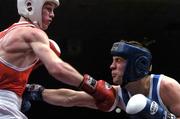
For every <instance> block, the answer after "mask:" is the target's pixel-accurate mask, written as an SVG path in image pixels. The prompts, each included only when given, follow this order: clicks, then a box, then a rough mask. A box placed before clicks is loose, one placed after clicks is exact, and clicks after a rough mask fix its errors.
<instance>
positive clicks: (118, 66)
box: [110, 56, 127, 85]
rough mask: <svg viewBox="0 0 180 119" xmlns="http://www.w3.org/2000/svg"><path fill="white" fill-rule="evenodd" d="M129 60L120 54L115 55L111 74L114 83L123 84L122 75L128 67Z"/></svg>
mask: <svg viewBox="0 0 180 119" xmlns="http://www.w3.org/2000/svg"><path fill="white" fill-rule="evenodd" d="M126 63H127V61H126V60H125V59H123V58H122V57H119V56H113V61H112V64H111V65H110V69H111V75H112V78H113V83H114V84H118V85H121V84H122V77H123V74H124V70H125V67H126Z"/></svg>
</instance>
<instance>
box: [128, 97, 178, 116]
mask: <svg viewBox="0 0 180 119" xmlns="http://www.w3.org/2000/svg"><path fill="white" fill-rule="evenodd" d="M126 112H127V113H128V114H130V115H132V116H138V117H141V118H143V117H146V118H147V119H176V117H175V116H174V115H173V114H171V113H169V112H167V111H166V110H164V109H163V108H162V107H161V106H160V105H158V104H157V103H156V102H155V101H152V100H150V99H148V98H146V97H145V96H144V95H142V94H137V95H134V96H133V97H131V98H130V100H129V102H128V104H127V107H126Z"/></svg>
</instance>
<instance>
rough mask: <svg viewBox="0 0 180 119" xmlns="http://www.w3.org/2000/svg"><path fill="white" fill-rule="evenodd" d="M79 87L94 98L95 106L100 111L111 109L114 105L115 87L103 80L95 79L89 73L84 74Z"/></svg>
mask: <svg viewBox="0 0 180 119" xmlns="http://www.w3.org/2000/svg"><path fill="white" fill-rule="evenodd" d="M80 89H82V90H84V91H85V92H87V93H89V94H90V95H92V96H93V97H94V98H95V99H96V105H97V107H98V108H99V109H100V110H102V111H112V110H113V109H114V108H115V106H114V105H116V104H115V102H116V91H115V89H114V88H113V87H112V86H111V85H110V84H108V83H107V82H105V81H103V80H99V81H96V80H95V79H94V78H92V77H91V76H89V75H87V74H86V75H84V79H83V82H82V83H81V85H80Z"/></svg>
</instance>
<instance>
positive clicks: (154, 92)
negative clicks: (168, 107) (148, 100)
mask: <svg viewBox="0 0 180 119" xmlns="http://www.w3.org/2000/svg"><path fill="white" fill-rule="evenodd" d="M159 77H160V75H154V76H153V87H152V100H154V101H156V102H157V103H159V104H160V102H159V99H158V93H157V86H158V82H159Z"/></svg>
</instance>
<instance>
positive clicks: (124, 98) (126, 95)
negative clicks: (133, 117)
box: [122, 88, 130, 105]
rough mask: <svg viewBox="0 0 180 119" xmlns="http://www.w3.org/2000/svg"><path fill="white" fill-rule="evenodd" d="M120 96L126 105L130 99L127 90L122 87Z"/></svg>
mask: <svg viewBox="0 0 180 119" xmlns="http://www.w3.org/2000/svg"><path fill="white" fill-rule="evenodd" d="M122 97H123V101H124V103H125V105H127V103H128V101H129V99H130V96H129V94H128V91H127V90H126V89H124V88H122Z"/></svg>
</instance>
